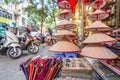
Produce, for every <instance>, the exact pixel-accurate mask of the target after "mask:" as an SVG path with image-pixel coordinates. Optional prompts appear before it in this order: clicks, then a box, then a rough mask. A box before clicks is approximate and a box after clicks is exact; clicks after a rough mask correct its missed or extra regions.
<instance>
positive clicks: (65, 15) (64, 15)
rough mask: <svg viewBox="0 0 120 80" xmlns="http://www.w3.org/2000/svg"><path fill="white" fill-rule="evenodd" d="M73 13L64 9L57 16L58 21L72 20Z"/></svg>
mask: <svg viewBox="0 0 120 80" xmlns="http://www.w3.org/2000/svg"><path fill="white" fill-rule="evenodd" d="M72 16H73V13H72V11H71V10H66V9H64V10H63V11H62V12H61V13H60V14H58V18H59V19H70V18H72Z"/></svg>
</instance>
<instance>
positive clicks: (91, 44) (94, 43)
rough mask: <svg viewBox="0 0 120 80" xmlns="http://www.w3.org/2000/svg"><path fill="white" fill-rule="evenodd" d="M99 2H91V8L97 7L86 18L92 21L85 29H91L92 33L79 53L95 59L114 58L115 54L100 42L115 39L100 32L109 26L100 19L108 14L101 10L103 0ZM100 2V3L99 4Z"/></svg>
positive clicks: (97, 0) (103, 3)
mask: <svg viewBox="0 0 120 80" xmlns="http://www.w3.org/2000/svg"><path fill="white" fill-rule="evenodd" d="M102 1H103V2H100V0H96V1H95V2H93V4H92V6H93V8H95V9H97V10H96V11H95V12H93V13H92V14H91V15H90V16H89V17H88V18H89V19H90V20H96V21H94V22H93V23H92V24H91V25H90V26H88V27H86V29H88V30H91V31H93V34H92V35H90V36H88V37H87V38H86V40H84V41H83V43H85V44H88V45H87V46H86V47H85V48H83V49H82V52H81V53H80V54H81V55H83V56H85V57H89V58H95V59H115V58H117V55H116V54H114V53H113V52H111V51H110V50H109V49H107V48H106V47H105V46H103V45H102V44H101V43H102V42H109V41H115V39H113V38H111V37H109V36H108V35H106V34H104V33H102V31H106V30H108V29H110V27H109V26H107V25H105V24H104V23H102V21H101V20H103V19H106V18H107V17H108V16H109V15H108V14H107V13H105V11H102V9H100V8H102V7H104V5H105V3H106V2H105V1H104V0H102ZM99 4H101V5H102V6H101V5H99Z"/></svg>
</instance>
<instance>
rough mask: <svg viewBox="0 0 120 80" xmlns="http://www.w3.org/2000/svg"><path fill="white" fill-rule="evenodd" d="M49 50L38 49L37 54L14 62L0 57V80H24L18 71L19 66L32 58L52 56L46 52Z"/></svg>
mask: <svg viewBox="0 0 120 80" xmlns="http://www.w3.org/2000/svg"><path fill="white" fill-rule="evenodd" d="M49 48H50V47H46V48H40V50H39V53H38V54H35V55H33V54H25V55H23V56H22V57H21V58H19V59H16V60H13V59H10V58H9V57H7V56H1V55H0V80H25V77H24V75H23V73H22V71H20V70H19V64H20V63H21V62H23V61H25V60H26V59H28V58H29V57H32V56H36V55H40V56H47V55H52V54H53V53H51V52H49V51H48V49H49Z"/></svg>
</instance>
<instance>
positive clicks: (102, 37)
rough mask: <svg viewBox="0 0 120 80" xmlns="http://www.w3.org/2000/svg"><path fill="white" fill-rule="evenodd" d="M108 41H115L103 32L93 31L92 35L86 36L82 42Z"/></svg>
mask: <svg viewBox="0 0 120 80" xmlns="http://www.w3.org/2000/svg"><path fill="white" fill-rule="evenodd" d="M108 41H115V39H114V38H112V37H110V36H108V35H106V34H104V33H93V34H92V35H90V36H88V37H87V38H86V39H85V40H84V41H83V43H101V42H108Z"/></svg>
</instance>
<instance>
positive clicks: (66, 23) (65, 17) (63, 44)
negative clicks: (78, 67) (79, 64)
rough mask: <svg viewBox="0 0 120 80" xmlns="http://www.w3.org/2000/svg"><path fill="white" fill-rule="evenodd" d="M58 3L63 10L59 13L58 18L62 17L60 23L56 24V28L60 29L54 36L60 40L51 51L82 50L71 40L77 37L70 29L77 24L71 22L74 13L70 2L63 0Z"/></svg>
mask: <svg viewBox="0 0 120 80" xmlns="http://www.w3.org/2000/svg"><path fill="white" fill-rule="evenodd" d="M58 5H59V6H60V7H61V9H62V10H63V11H62V12H61V13H60V14H59V15H58V18H59V19H61V21H60V23H59V24H57V25H56V27H55V28H56V29H57V30H59V31H58V33H56V34H54V35H53V36H54V37H55V38H56V39H59V41H58V42H57V43H56V44H55V45H53V46H52V47H51V48H50V49H49V51H52V52H61V53H67V52H77V53H78V52H80V49H79V47H78V46H76V45H75V44H74V43H72V42H71V40H73V39H75V38H76V34H74V33H72V32H71V31H70V29H73V28H75V27H76V25H75V24H74V23H73V22H71V21H70V20H69V19H70V18H72V16H73V13H72V11H71V9H70V4H69V2H67V1H66V0H64V1H61V2H59V3H58Z"/></svg>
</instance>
